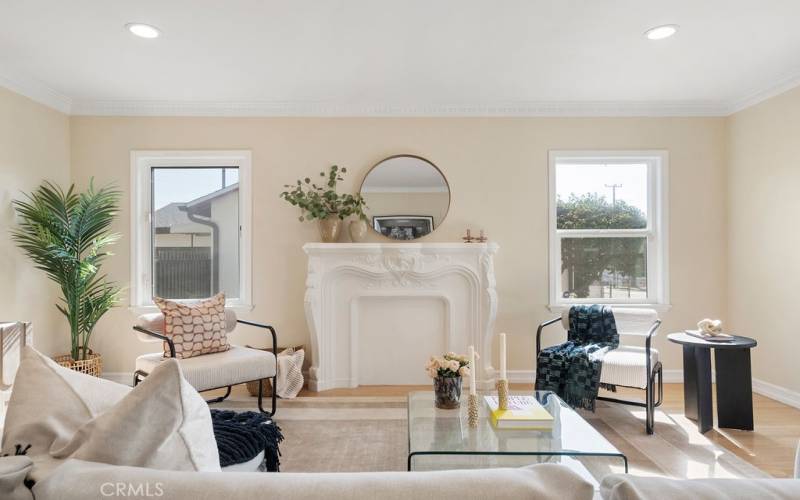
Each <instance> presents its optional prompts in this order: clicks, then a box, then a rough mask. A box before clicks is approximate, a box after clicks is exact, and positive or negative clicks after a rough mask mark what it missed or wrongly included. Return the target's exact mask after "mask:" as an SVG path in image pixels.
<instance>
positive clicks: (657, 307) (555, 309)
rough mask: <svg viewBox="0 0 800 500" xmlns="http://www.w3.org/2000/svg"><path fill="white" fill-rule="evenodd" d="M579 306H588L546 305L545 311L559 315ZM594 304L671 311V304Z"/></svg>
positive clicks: (578, 303)
mask: <svg viewBox="0 0 800 500" xmlns="http://www.w3.org/2000/svg"><path fill="white" fill-rule="evenodd" d="M581 304H588V303H587V302H577V303H573V304H569V303H566V304H548V305H547V309H548V310H549V311H550V312H553V313H559V314H560V313H562V312H564V311H566V310H567V309H569V308H570V307H572V306H577V305H581ZM596 304H601V305H606V306H610V307H626V308H632V309H655V310H656V311H658V312H660V313H662V312H667V311H669V310H670V309H672V304H625V303H619V302H616V303H612V304H609V303H603V302H596Z"/></svg>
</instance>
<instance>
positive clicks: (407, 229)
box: [372, 215, 433, 240]
mask: <svg viewBox="0 0 800 500" xmlns="http://www.w3.org/2000/svg"><path fill="white" fill-rule="evenodd" d="M372 227H373V228H374V229H375V231H377V232H379V233H381V234H382V235H384V236H386V237H388V238H392V239H395V240H413V239H416V238H419V237H420V236H425V235H426V234H428V233H430V232H432V231H433V216H431V215H376V216H374V217H372Z"/></svg>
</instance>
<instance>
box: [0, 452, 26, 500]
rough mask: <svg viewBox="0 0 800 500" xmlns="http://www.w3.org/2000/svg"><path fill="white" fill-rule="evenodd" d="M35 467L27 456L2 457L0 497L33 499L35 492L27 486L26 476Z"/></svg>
mask: <svg viewBox="0 0 800 500" xmlns="http://www.w3.org/2000/svg"><path fill="white" fill-rule="evenodd" d="M31 468H33V462H32V461H31V459H30V458H28V457H26V456H17V457H14V456H11V457H0V498H2V499H3V500H33V493H31V490H29V489H28V487H27V486H25V477H26V476H27V475H28V472H30V470H31Z"/></svg>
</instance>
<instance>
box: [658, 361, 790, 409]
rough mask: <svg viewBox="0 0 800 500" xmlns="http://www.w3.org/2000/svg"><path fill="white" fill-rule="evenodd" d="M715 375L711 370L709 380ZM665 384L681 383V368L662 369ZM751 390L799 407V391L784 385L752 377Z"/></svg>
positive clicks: (714, 381)
mask: <svg viewBox="0 0 800 500" xmlns="http://www.w3.org/2000/svg"><path fill="white" fill-rule="evenodd" d="M716 381H717V375H716V373H715V372H714V371H713V370H712V372H711V382H712V383H716ZM664 383H665V384H682V383H683V370H664ZM753 392H755V393H756V394H760V395H762V396H766V397H768V398H770V399H774V400H775V401H778V402H780V403H783V404H785V405H789V406H791V407H793V408H800V392H797V391H792V390H790V389H787V388H785V387H781V386H779V385H775V384H773V383H770V382H766V381H764V380H761V379H757V378H754V379H753Z"/></svg>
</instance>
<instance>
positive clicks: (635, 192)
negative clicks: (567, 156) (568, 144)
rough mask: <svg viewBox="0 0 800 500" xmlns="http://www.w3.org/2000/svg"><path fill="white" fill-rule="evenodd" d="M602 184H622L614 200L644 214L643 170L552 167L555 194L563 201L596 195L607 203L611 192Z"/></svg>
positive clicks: (641, 167) (637, 166) (635, 166)
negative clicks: (554, 179) (573, 195)
mask: <svg viewBox="0 0 800 500" xmlns="http://www.w3.org/2000/svg"><path fill="white" fill-rule="evenodd" d="M606 184H608V185H611V184H622V186H620V187H618V188H617V200H624V201H625V202H626V203H628V204H629V205H633V206H635V207H638V208H639V209H640V210H642V212H644V213H645V214H647V166H646V165H645V164H631V165H570V164H563V163H559V164H558V165H556V193H557V194H558V196H560V197H561V199H563V200H566V199H567V198H569V195H570V194H571V193H575V194H576V195H582V194H586V193H598V194H600V195H603V196H605V197H606V198H607V199H608V200H609V201H611V199H612V198H611V196H612V189H611V188H610V187H606Z"/></svg>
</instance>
